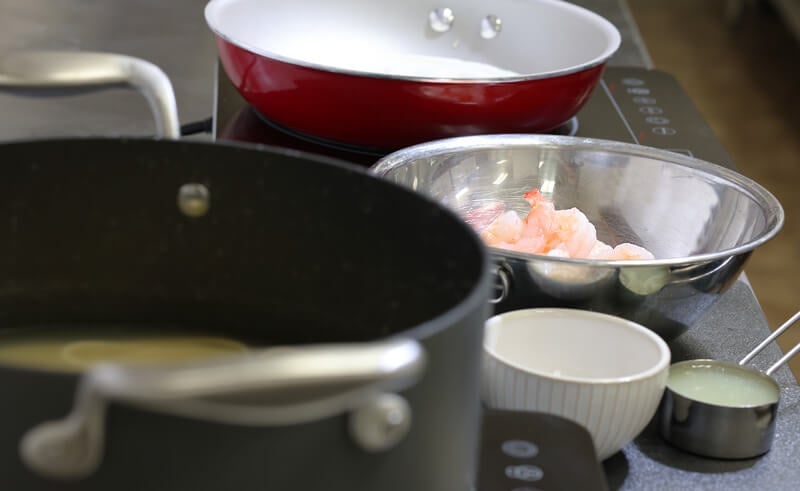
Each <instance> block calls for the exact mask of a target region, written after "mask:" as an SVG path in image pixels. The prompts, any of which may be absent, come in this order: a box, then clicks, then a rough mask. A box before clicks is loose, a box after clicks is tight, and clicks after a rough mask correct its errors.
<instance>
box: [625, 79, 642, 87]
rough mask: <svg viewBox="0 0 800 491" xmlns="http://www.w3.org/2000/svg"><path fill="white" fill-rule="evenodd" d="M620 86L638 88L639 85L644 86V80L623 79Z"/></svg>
mask: <svg viewBox="0 0 800 491" xmlns="http://www.w3.org/2000/svg"><path fill="white" fill-rule="evenodd" d="M622 85H628V86H632V87H638V86H640V85H644V80H642V79H641V78H623V79H622Z"/></svg>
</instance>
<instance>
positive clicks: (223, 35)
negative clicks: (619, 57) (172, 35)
mask: <svg viewBox="0 0 800 491" xmlns="http://www.w3.org/2000/svg"><path fill="white" fill-rule="evenodd" d="M534 1H536V2H538V3H541V4H546V5H548V6H549V7H552V8H556V9H560V10H562V11H566V12H571V14H572V15H573V16H574V17H575V18H581V19H583V20H584V21H585V22H586V25H587V26H588V25H591V26H593V27H596V28H597V29H598V30H600V31H602V32H603V33H604V34H605V35H606V38H607V43H606V46H605V47H604V49H603V51H602V53H600V54H599V55H596V56H594V57H593V58H591V59H587V60H586V61H584V62H582V63H578V64H573V65H572V66H566V67H563V68H558V69H555V70H547V71H542V72H531V73H521V74H519V75H513V76H500V77H480V78H465V77H454V78H443V77H426V76H413V75H393V74H388V73H381V72H371V71H368V70H357V69H351V68H343V67H338V66H335V65H327V64H324V63H316V62H310V61H305V60H303V59H299V58H295V57H292V56H284V55H281V54H279V53H276V52H274V51H270V50H268V49H263V48H260V47H258V46H256V45H254V44H253V43H249V42H244V41H242V40H240V39H236V38H237V36H235V35H233V34H231V33H230V32H228V30H227V28H225V27H224V26H223V25H222V24H223V22H222V21H221V20H220V16H221V15H222V12H224V11H225V9H226V8H228V7H233V8H235V7H236V5H235V4H236V3H239V0H210V1H209V2H208V3H207V4H206V6H205V8H204V17H205V20H206V24H207V25H208V27H209V29H210V30H211V31H212V32H213V33H214V35H215V36H217V37H218V38H219V39H220V40H222V41H224V42H226V43H229V44H231V45H233V46H235V47H237V48H239V49H243V50H246V51H249V52H251V53H253V54H255V55H257V56H261V57H264V58H269V59H272V60H276V61H280V62H283V63H288V64H291V65H296V66H301V67H305V68H310V69H313V70H320V71H324V72H329V73H336V74H341V75H352V76H357V77H366V78H375V79H389V80H399V81H407V82H424V83H448V84H484V83H491V84H497V83H511V82H524V81H530V80H539V79H548V78H555V77H560V76H564V75H570V74H573V73H579V72H583V71H586V70H589V69H591V68H594V67H597V66H600V65H603V64H605V63H607V62H608V60H609V59H610V58H611V57H612V56H613V55H614V53H616V52H617V50H619V47H620V45H621V44H622V35H621V34H620V32H619V29H617V27H616V26H615V25H614V24H613V23H612V22H611V21H609V20H608V19H606V18H605V17H603V16H601V15H600V14H598V13H596V12H594V11H592V10H589V9H587V8H585V7H582V6H580V5H575V4H572V3H570V2H563V1H562V0H534ZM231 4H234V5H231Z"/></svg>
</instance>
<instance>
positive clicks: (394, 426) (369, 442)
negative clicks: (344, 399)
mask: <svg viewBox="0 0 800 491" xmlns="http://www.w3.org/2000/svg"><path fill="white" fill-rule="evenodd" d="M410 430H411V406H409V404H408V402H407V401H406V400H405V399H404V398H403V397H401V396H399V395H397V394H379V395H378V396H376V397H375V398H374V399H372V400H371V401H370V402H368V403H367V404H365V405H363V406H361V407H359V408H358V409H355V410H354V411H352V412H351V413H350V436H351V438H352V439H353V441H354V442H355V443H356V444H357V445H358V446H359V447H361V448H362V449H363V450H366V451H367V452H382V451H386V450H388V449H390V448H392V447H394V446H395V445H397V444H398V443H399V442H400V441H401V440H402V439H403V438H405V436H406V435H407V434H408V432H409V431H410Z"/></svg>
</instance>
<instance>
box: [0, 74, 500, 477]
mask: <svg viewBox="0 0 800 491" xmlns="http://www.w3.org/2000/svg"><path fill="white" fill-rule="evenodd" d="M23 65H24V63H23ZM7 66H8V65H3V64H2V63H0V82H1V81H2V80H3V73H2V68H4V67H6V68H7ZM10 78H12V77H9V76H6V81H7V80H9V79H10ZM17 85H24V84H22V83H18V84H17ZM151 100H152V98H151ZM0 160H2V162H3V179H2V180H0V227H1V230H2V240H0V271H2V277H1V278H0V329H8V328H12V327H26V326H33V325H42V324H46V325H49V326H61V328H62V329H64V330H67V329H72V328H73V327H74V326H76V325H95V326H105V325H110V324H119V323H127V324H130V325H132V326H142V327H146V326H152V325H154V324H168V325H172V326H180V327H183V328H195V327H197V328H203V329H204V330H208V329H212V330H214V332H218V333H220V334H223V335H231V336H238V337H245V338H247V339H250V340H253V341H254V342H256V344H264V345H269V346H274V345H278V346H286V345H291V346H292V348H291V349H288V350H287V349H277V350H276V349H269V348H264V349H262V350H258V351H256V352H255V354H254V355H253V356H238V357H232V358H229V359H221V360H218V361H208V362H200V363H199V364H195V365H192V366H186V365H178V366H173V367H170V368H164V367H149V368H145V367H138V368H131V367H124V366H121V365H108V366H100V367H96V368H94V369H92V370H90V371H89V372H87V373H85V374H83V375H82V376H75V375H68V374H59V373H55V372H48V371H45V370H37V369H22V368H13V367H10V366H0V386H1V387H2V388H3V397H2V398H1V399H0V401H1V402H0V489H8V490H14V491H25V490H51V489H53V490H54V489H59V490H112V489H113V490H115V491H119V490H126V489H130V490H145V489H146V490H158V489H163V490H179V489H191V490H193V491H199V490H222V489H238V490H254V489H263V490H270V491H278V490H295V489H299V488H303V489H328V490H335V489H341V490H355V489H381V490H411V489H414V490H435V491H439V490H449V489H452V490H463V489H466V488H467V487H468V486H470V485H472V484H473V483H474V476H475V471H476V469H475V467H476V457H477V452H478V434H479V433H478V432H479V427H480V424H479V397H478V383H477V380H478V373H479V360H480V353H481V340H482V326H483V322H484V320H485V318H486V316H487V315H488V306H487V305H488V304H487V298H488V295H489V291H488V290H489V280H488V275H487V271H488V266H487V257H486V253H485V250H484V248H483V247H482V245H481V243H480V240H479V238H478V237H477V236H476V235H475V234H474V233H473V232H472V231H471V230H470V229H469V227H468V226H467V225H466V224H464V223H463V222H462V221H461V220H460V219H459V218H458V217H457V216H456V215H454V214H452V213H451V212H449V211H448V210H446V209H444V208H442V207H441V206H439V205H437V204H436V203H434V202H433V201H430V200H428V199H426V198H424V197H422V196H420V195H418V194H416V193H413V192H411V191H409V190H406V189H404V188H401V187H400V186H397V185H394V184H392V183H388V182H386V181H383V180H380V179H378V178H375V177H372V176H370V175H368V174H367V173H366V172H364V171H362V170H361V169H359V168H356V167H355V166H351V165H347V164H343V163H338V162H335V161H332V160H328V159H324V158H321V157H312V156H309V155H305V154H301V153H297V152H292V151H285V150H280V149H275V148H253V147H235V146H222V145H213V144H203V143H189V142H170V141H149V140H138V141H135V140H64V141H39V142H24V143H12V144H5V145H1V146H0ZM68 415H69V416H68Z"/></svg>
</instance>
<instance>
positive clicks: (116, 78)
mask: <svg viewBox="0 0 800 491" xmlns="http://www.w3.org/2000/svg"><path fill="white" fill-rule="evenodd" d="M118 87H131V88H133V89H135V90H137V91H138V92H139V93H141V94H142V95H143V96H144V97H145V99H147V102H148V104H149V105H150V110H151V111H152V113H153V118H154V120H155V123H156V135H157V136H159V137H165V138H173V139H177V138H180V136H181V130H180V121H179V120H178V106H177V104H176V102H175V93H174V91H173V90H172V84H171V83H170V81H169V78H167V75H166V74H165V73H164V72H163V71H162V70H161V69H160V68H159V67H157V66H155V65H153V64H152V63H150V62H148V61H146V60H142V59H139V58H134V57H131V56H125V55H119V54H111V53H95V52H80V51H13V52H11V53H8V54H6V55H4V56H2V57H0V90H2V91H6V92H15V93H20V94H28V93H31V94H34V95H36V94H39V93H49V94H51V95H52V94H56V95H69V94H70V93H84V92H92V91H97V90H106V89H111V88H118Z"/></svg>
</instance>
